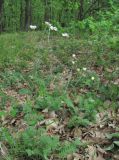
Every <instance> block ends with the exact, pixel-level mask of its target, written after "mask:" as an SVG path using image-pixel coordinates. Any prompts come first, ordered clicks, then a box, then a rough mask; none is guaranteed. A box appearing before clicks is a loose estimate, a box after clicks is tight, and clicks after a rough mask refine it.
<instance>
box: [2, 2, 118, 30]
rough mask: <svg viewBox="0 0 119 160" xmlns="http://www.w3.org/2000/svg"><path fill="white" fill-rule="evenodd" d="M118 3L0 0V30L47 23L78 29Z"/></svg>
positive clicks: (24, 27) (42, 25)
mask: <svg viewBox="0 0 119 160" xmlns="http://www.w3.org/2000/svg"><path fill="white" fill-rule="evenodd" d="M118 5H119V4H118V0H17V1H16V0H1V2H0V31H9V32H10V31H19V30H26V29H28V27H29V25H30V24H35V25H37V26H38V28H39V29H43V28H44V22H45V21H50V22H52V23H54V24H55V25H57V26H62V27H71V28H72V27H74V25H75V26H77V28H80V27H81V24H80V21H81V20H84V19H86V18H88V17H89V16H91V17H95V18H97V15H98V14H100V12H102V11H103V12H105V11H110V10H112V9H114V8H115V6H118Z"/></svg>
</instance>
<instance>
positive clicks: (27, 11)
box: [25, 0, 32, 30]
mask: <svg viewBox="0 0 119 160" xmlns="http://www.w3.org/2000/svg"><path fill="white" fill-rule="evenodd" d="M25 2H26V7H25V28H26V30H28V27H29V25H30V24H31V21H32V18H31V0H25Z"/></svg>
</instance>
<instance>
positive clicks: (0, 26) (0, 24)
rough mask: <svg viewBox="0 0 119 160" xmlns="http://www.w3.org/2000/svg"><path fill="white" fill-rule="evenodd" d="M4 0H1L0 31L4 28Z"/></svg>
mask: <svg viewBox="0 0 119 160" xmlns="http://www.w3.org/2000/svg"><path fill="white" fill-rule="evenodd" d="M3 3H4V1H3V0H0V32H2V30H3V22H2V11H3V10H2V9H3Z"/></svg>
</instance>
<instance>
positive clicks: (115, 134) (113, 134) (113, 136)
mask: <svg viewBox="0 0 119 160" xmlns="http://www.w3.org/2000/svg"><path fill="white" fill-rule="evenodd" d="M107 138H108V139H112V138H119V133H112V134H108V135H107Z"/></svg>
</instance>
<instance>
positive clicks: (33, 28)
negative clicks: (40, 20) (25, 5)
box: [29, 25, 37, 30]
mask: <svg viewBox="0 0 119 160" xmlns="http://www.w3.org/2000/svg"><path fill="white" fill-rule="evenodd" d="M29 27H30V29H32V30H35V29H36V28H37V26H35V25H34V26H33V25H30V26H29Z"/></svg>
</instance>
